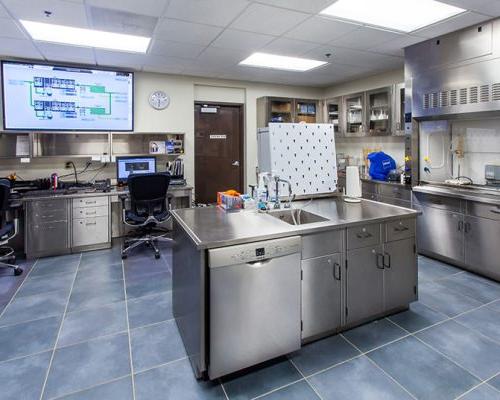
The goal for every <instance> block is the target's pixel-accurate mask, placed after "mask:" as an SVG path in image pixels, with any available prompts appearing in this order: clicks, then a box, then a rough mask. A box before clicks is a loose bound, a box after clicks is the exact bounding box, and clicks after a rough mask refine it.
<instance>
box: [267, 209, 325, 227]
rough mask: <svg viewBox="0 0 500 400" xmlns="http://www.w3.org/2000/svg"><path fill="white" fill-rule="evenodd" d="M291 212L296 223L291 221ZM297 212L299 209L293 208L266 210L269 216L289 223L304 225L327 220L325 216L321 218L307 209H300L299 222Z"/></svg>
mask: <svg viewBox="0 0 500 400" xmlns="http://www.w3.org/2000/svg"><path fill="white" fill-rule="evenodd" d="M292 212H293V213H294V216H295V221H296V223H294V221H293V217H292ZM298 214H299V210H294V209H291V210H277V211H269V212H268V215H270V216H271V217H274V218H278V219H280V220H282V221H284V222H286V223H287V224H290V225H305V224H312V223H314V222H324V221H328V219H327V218H323V217H321V216H319V215H316V214H313V213H311V212H309V211H304V210H302V211H301V212H300V222H299V219H298Z"/></svg>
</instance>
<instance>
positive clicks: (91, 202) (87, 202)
mask: <svg viewBox="0 0 500 400" xmlns="http://www.w3.org/2000/svg"><path fill="white" fill-rule="evenodd" d="M95 203H97V201H95V200H94V201H86V202H85V204H95Z"/></svg>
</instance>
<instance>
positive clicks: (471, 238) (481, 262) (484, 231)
mask: <svg viewBox="0 0 500 400" xmlns="http://www.w3.org/2000/svg"><path fill="white" fill-rule="evenodd" d="M464 232H465V263H466V264H467V266H468V268H470V269H473V270H475V271H477V272H478V273H481V274H485V275H487V276H489V277H491V278H493V279H500V263H499V261H498V260H500V247H499V246H498V238H499V237H500V221H495V220H491V219H486V218H476V217H465V224H464Z"/></svg>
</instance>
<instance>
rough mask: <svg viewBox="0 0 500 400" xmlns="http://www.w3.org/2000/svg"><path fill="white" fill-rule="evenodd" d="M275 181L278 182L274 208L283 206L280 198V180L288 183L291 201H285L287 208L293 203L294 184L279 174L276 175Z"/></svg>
mask: <svg viewBox="0 0 500 400" xmlns="http://www.w3.org/2000/svg"><path fill="white" fill-rule="evenodd" d="M274 182H275V184H276V202H275V203H274V208H276V209H280V208H281V200H280V182H281V183H286V184H287V185H288V198H289V201H288V203H285V208H290V207H291V204H290V202H291V201H292V200H291V199H292V198H293V195H292V184H291V183H290V181H287V180H286V179H281V178H280V177H279V176H278V175H275V176H274Z"/></svg>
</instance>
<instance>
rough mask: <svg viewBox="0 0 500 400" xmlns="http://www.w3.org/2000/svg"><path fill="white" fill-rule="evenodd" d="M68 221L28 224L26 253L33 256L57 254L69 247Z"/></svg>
mask: <svg viewBox="0 0 500 400" xmlns="http://www.w3.org/2000/svg"><path fill="white" fill-rule="evenodd" d="M68 230H69V229H68V222H67V221H56V222H44V221H37V222H35V223H30V224H27V232H26V234H27V236H26V247H27V248H26V252H27V253H28V256H29V257H30V256H31V255H32V254H39V253H42V254H45V255H48V254H57V253H58V252H64V251H65V250H66V249H67V248H68V247H69V243H68V242H69V232H68Z"/></svg>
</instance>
